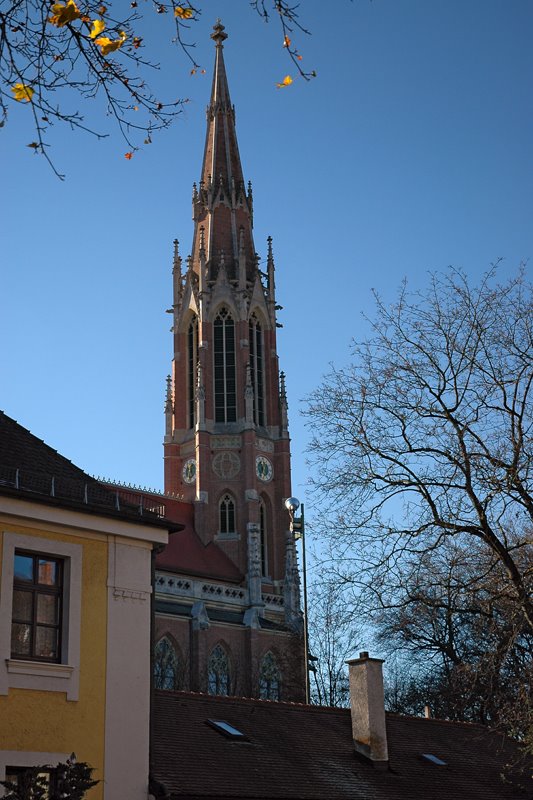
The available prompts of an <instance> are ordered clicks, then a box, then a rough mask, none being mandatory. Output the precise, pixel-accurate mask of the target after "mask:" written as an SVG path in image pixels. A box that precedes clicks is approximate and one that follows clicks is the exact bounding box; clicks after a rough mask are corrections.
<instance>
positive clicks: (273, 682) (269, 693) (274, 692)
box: [259, 653, 281, 700]
mask: <svg viewBox="0 0 533 800" xmlns="http://www.w3.org/2000/svg"><path fill="white" fill-rule="evenodd" d="M280 684H281V676H280V671H279V669H278V665H277V663H276V659H275V658H274V656H273V655H272V653H267V654H266V655H265V656H264V658H263V660H262V661H261V670H260V672H259V697H260V698H261V699H262V700H280V698H281V689H280Z"/></svg>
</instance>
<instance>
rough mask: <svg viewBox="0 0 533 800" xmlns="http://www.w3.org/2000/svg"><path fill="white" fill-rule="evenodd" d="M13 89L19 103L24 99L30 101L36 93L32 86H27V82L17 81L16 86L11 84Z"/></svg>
mask: <svg viewBox="0 0 533 800" xmlns="http://www.w3.org/2000/svg"><path fill="white" fill-rule="evenodd" d="M11 91H12V92H13V97H14V98H15V100H16V101H17V103H20V102H21V101H22V100H25V101H26V102H27V103H29V102H30V100H31V98H32V96H33V93H34V90H33V89H32V88H31V86H27V84H25V83H15V85H14V86H11Z"/></svg>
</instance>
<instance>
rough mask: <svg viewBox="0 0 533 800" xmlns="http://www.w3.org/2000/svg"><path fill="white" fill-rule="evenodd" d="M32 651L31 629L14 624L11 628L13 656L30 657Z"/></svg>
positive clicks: (27, 626)
mask: <svg viewBox="0 0 533 800" xmlns="http://www.w3.org/2000/svg"><path fill="white" fill-rule="evenodd" d="M30 651H31V627H30V626H29V625H22V624H20V623H18V622H14V623H13V625H12V626H11V654H12V655H13V656H28V655H30Z"/></svg>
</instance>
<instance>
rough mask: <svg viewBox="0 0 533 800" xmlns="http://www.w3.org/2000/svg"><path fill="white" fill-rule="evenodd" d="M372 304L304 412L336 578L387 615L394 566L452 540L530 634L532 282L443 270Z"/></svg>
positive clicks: (396, 572)
mask: <svg viewBox="0 0 533 800" xmlns="http://www.w3.org/2000/svg"><path fill="white" fill-rule="evenodd" d="M376 302H377V313H376V319H375V320H374V321H373V323H372V329H373V333H372V335H371V337H370V338H369V340H367V341H365V342H362V343H354V345H353V363H352V364H351V365H350V366H348V367H346V368H342V369H333V370H332V371H331V373H330V374H329V375H328V376H327V377H326V378H325V379H324V382H323V384H322V385H321V386H320V387H319V388H318V389H317V391H316V392H315V393H314V394H313V395H312V396H311V398H310V400H309V404H308V409H307V415H308V416H309V419H310V423H311V425H312V427H313V431H314V438H313V440H312V444H311V456H312V458H313V459H314V460H315V462H316V463H317V464H320V471H318V470H317V477H316V479H315V486H316V488H317V490H318V492H319V496H320V497H321V498H322V499H323V500H324V501H325V502H326V503H328V501H329V503H330V505H329V508H331V509H332V513H331V517H330V526H329V528H330V531H332V532H333V533H332V534H331V535H332V536H333V537H334V538H335V542H336V544H335V548H336V553H337V555H338V554H339V553H340V555H341V556H342V558H343V561H342V563H341V564H340V565H339V566H338V567H337V569H338V572H339V574H340V576H341V577H342V578H343V579H345V580H351V581H356V582H359V583H360V584H361V585H362V586H364V589H365V591H366V593H367V597H371V598H372V601H373V605H374V607H382V608H386V607H392V606H395V605H396V604H397V600H398V598H397V591H396V590H397V587H398V586H401V585H402V583H403V581H404V577H405V565H406V564H408V565H410V568H411V569H414V568H415V567H416V565H417V564H418V563H419V562H420V561H421V560H422V559H424V558H426V557H427V554H428V553H431V552H432V551H437V550H439V549H440V548H442V547H443V545H444V544H445V543H446V542H447V541H450V540H455V541H457V542H458V543H460V545H461V548H462V549H463V550H465V551H467V550H468V548H474V549H475V550H476V551H480V552H482V553H483V554H484V558H483V559H482V561H481V563H482V564H484V565H486V564H489V565H490V569H491V570H492V571H493V574H496V573H497V575H498V581H497V585H496V589H495V592H496V595H497V598H498V601H499V602H501V603H505V604H508V605H509V607H510V606H512V607H513V608H514V609H515V610H516V613H518V614H520V615H521V617H522V619H523V624H524V626H526V627H527V629H528V630H529V631H530V632H533V602H532V599H531V590H532V588H533V587H532V578H533V541H532V535H531V531H532V529H533V527H532V525H533V413H532V412H533V408H532V402H531V389H532V381H533V324H532V323H533V315H532V292H531V285H530V284H529V283H528V282H527V280H526V278H525V276H524V274H523V271H521V272H520V273H519V274H518V275H517V276H516V277H515V278H513V279H511V280H509V281H508V282H507V283H504V284H498V283H497V282H496V269H495V268H494V269H492V270H490V271H489V272H488V273H487V274H486V275H485V276H484V277H483V279H482V281H481V283H480V285H479V286H478V287H473V286H471V285H470V284H469V282H468V280H467V278H466V276H465V275H464V274H463V273H462V272H460V271H458V270H452V269H450V270H449V271H448V272H447V273H446V274H444V275H436V276H434V277H433V279H432V281H431V285H430V288H429V290H428V291H426V292H423V293H416V294H410V293H409V292H408V289H407V286H406V285H404V286H403V287H402V289H401V291H400V294H399V297H398V300H397V302H396V303H395V304H394V305H392V306H391V307H390V308H389V307H387V306H386V305H385V304H384V303H383V302H382V301H381V300H380V299H379V298H378V297H376ZM335 508H341V509H342V513H341V514H339V513H335V511H334V509H335ZM483 569H485V567H483Z"/></svg>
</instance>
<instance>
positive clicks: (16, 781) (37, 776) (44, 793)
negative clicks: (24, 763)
mask: <svg viewBox="0 0 533 800" xmlns="http://www.w3.org/2000/svg"><path fill="white" fill-rule="evenodd" d="M5 781H6V783H7V784H8V785H7V786H6V787H5V792H6V794H7V795H8V796H9V797H17V798H18V797H21V798H25V797H28V798H30V797H36V798H37V797H38V798H42V800H48V798H49V797H51V796H52V795H54V796H55V793H56V792H57V771H56V770H55V769H45V768H44V767H6V777H5Z"/></svg>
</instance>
